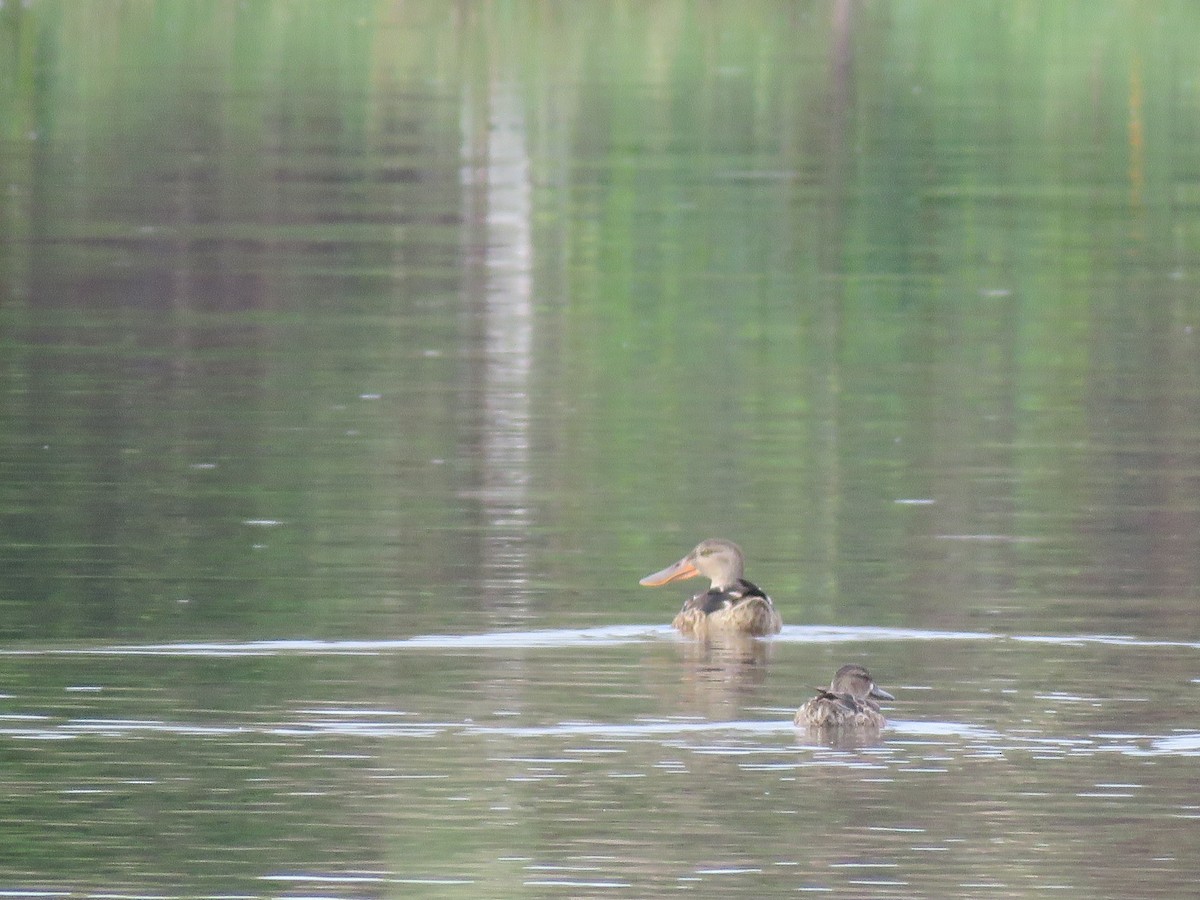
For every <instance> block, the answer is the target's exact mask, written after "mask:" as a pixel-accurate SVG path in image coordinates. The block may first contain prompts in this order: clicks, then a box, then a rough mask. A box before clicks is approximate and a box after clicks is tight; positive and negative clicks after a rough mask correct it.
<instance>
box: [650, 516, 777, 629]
mask: <svg viewBox="0 0 1200 900" xmlns="http://www.w3.org/2000/svg"><path fill="white" fill-rule="evenodd" d="M745 569H746V558H745V556H744V555H743V554H742V548H741V547H739V546H738V545H737V544H735V543H734V542H733V541H727V540H724V539H722V538H709V539H708V540H705V541H701V542H700V543H699V544H697V545H696V546H695V548H694V549H693V550H692V551H691V552H690V553H689V554H688V555H687V556H685V557H683V559H681V560H679V562H676V563H672V564H671V565H669V566H667V567H666V568H665V569H660V570H659V571H657V572H655V573H654V574H652V575H647V576H646V577H645V578H643V579H642V580H641V581H640V582H639V584H642V585H645V586H646V587H657V586H659V585H662V584H669V583H670V582H672V581H679V580H680V579H683V578H694V577H696V576H698V575H700V576H703V577H705V578H707V579H709V580H710V581H711V582H712V584H711V585H710V586H709V588H708V590H707V591H702V592H700V593H699V594H696V596H694V597H692V598H691V599H690V600H688V601H686V602H685V603H684V604H683V608H682V609H680V610H679V614H678V615H677V616H675V619H674V621H672V622H671V625H672V626H674V627H675V628H676V629H678V630H679V631H680V632H681V633H683V634H685V635H691V636H693V637H698V638H703V637H706V636H707V635H708V634H709V632H721V633H726V634H728V633H734V634H745V635H751V636H754V637H763V636H765V635H769V634H778V633H779V630H780V629H781V628H782V627H783V619H782V618H781V617H780V615H779V612H778V611H777V610H776V609H775V604H774V603H772V602H771V598H770V597H768V596H767V595H766V592H764V591H763V590H762V589H761V588H760V587H758V585H756V584H753V583H752V582H749V581H747V580H746V579H745V578H743V577H742V575H743V573H744V572H745Z"/></svg>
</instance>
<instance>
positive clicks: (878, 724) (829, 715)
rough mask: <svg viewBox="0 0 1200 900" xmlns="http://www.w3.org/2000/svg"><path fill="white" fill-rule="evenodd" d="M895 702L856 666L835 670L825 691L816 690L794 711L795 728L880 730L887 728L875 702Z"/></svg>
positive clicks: (867, 673)
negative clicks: (801, 726) (805, 726)
mask: <svg viewBox="0 0 1200 900" xmlns="http://www.w3.org/2000/svg"><path fill="white" fill-rule="evenodd" d="M876 699H878V700H895V699H896V698H895V697H893V696H892V695H891V694H889V693H888V692H887V691H885V690H883V688H881V687H879V686H878V685H877V684H875V681H874V680H873V679H872V678H871V673H870V672H868V671H867V670H866V669H865V668H863V667H862V666H860V665H859V664H858V663H849V664H847V665H844V666H842V667H841V668H840V669H838V670H837V674H835V675H834V676H833V681H832V682H830V684H829V688H828V690H826V689H825V688H818V689H817V695H816V696H815V697H813V698H812V699H811V700H809V701H807V702H806V703H805V704H804V705H803V706H801V707H800V708H799V709H798V710H796V717H795V719H794V721H795V723H796V724H797V725H808V726H809V727H813V728H869V729H875V730H878V729H881V728H883V726H884V725H885V724H886V721H887V720H886V719H884V717H883V713H882V712H880V711H879V704H878V703H876V702H875V700H876Z"/></svg>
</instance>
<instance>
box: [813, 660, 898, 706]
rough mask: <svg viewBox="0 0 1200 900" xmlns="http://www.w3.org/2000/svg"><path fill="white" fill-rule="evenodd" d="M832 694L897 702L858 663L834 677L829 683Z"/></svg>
mask: <svg viewBox="0 0 1200 900" xmlns="http://www.w3.org/2000/svg"><path fill="white" fill-rule="evenodd" d="M829 692H830V693H832V694H849V695H850V696H851V697H855V698H858V699H860V700H861V699H863V698H864V697H875V698H876V699H878V700H895V699H896V698H895V697H893V696H892V695H891V694H889V693H888V692H887V691H885V690H884V689H883V688H881V687H880V686H879V685H877V684H876V683H875V680H874V679H873V678H871V673H870V672H868V671H867V670H866V668H864V667H863V666H860V665H859V664H858V663H847V664H846V665H844V666H842V667H841V668H840V669H838V670H837V672H836V673H835V674H834V676H833V681H831V682H830V683H829Z"/></svg>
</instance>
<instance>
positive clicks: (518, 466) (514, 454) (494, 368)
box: [463, 81, 533, 619]
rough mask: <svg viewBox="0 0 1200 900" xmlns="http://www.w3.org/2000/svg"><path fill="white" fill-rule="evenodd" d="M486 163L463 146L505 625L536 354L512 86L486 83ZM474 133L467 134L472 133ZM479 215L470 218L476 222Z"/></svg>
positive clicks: (493, 603)
mask: <svg viewBox="0 0 1200 900" xmlns="http://www.w3.org/2000/svg"><path fill="white" fill-rule="evenodd" d="M489 91H490V93H489V95H488V101H489V106H488V109H487V121H486V132H485V134H486V139H485V140H484V144H483V147H482V152H483V155H484V165H483V166H481V167H479V168H476V167H475V166H473V164H472V162H473V157H474V155H475V153H476V148H473V147H471V146H470V145H469V144H468V145H466V146H464V148H463V155H464V158H465V160H466V166H464V172H465V173H466V174H467V184H466V186H467V189H468V190H467V194H468V202H469V203H470V202H471V201H472V200H474V203H475V204H479V205H482V207H483V220H484V226H485V227H484V230H483V241H482V243H481V247H480V249H481V250H482V253H483V263H484V266H485V273H484V278H485V286H484V290H483V302H484V309H483V314H484V316H483V317H484V371H483V422H482V424H481V429H482V444H483V451H482V466H483V491H482V500H483V513H484V521H485V532H484V541H483V575H482V579H481V585H480V586H481V588H482V595H483V597H484V598H485V599H486V601H487V603H488V605H489V607H490V608H491V609H492V610H493V611H496V612H499V611H503V613H504V617H506V618H515V619H526V618H528V617H529V615H530V614H529V613H528V611H527V610H526V609H525V604H524V596H525V590H524V589H525V585H526V583H527V581H528V571H527V569H528V560H527V556H528V551H527V548H526V546H525V542H526V541H527V540H528V536H529V531H530V518H529V508H528V502H529V498H528V493H529V482H530V477H531V476H530V471H529V428H530V414H529V409H530V400H529V384H530V371H531V367H532V351H533V303H532V297H533V278H532V272H531V267H532V263H533V236H532V229H533V225H532V212H533V211H532V201H531V197H530V193H531V185H530V161H529V154H528V151H527V149H526V146H525V122H524V117H523V113H522V107H521V98H520V97H519V96H518V95H517V94H516V87H515V85H514V84H512V83H511V82H508V81H500V82H497V83H492V84H490V85H489ZM467 134H468V135H469V134H470V130H469V129H468V130H467ZM474 218H475V217H474V216H471V217H468V220H469V221H470V220H473V219H474Z"/></svg>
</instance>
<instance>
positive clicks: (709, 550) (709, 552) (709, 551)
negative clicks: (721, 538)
mask: <svg viewBox="0 0 1200 900" xmlns="http://www.w3.org/2000/svg"><path fill="white" fill-rule="evenodd" d="M700 555H701V556H712V555H713V551H712V548H710V547H705V548H704V549H703V550H701V551H700Z"/></svg>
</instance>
